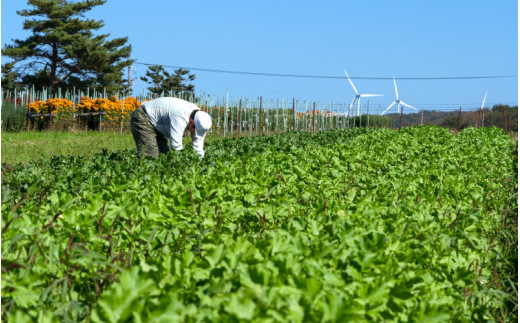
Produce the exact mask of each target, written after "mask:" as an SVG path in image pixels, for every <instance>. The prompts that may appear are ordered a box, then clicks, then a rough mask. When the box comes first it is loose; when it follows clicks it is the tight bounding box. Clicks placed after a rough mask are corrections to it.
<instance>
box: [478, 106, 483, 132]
mask: <svg viewBox="0 0 520 323" xmlns="http://www.w3.org/2000/svg"><path fill="white" fill-rule="evenodd" d="M481 115H482V108H480V110H478V122H477V128H478V127H480V118H481Z"/></svg>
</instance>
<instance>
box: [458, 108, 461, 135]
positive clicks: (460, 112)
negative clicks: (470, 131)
mask: <svg viewBox="0 0 520 323" xmlns="http://www.w3.org/2000/svg"><path fill="white" fill-rule="evenodd" d="M461 113H462V106H461V107H460V109H459V119H458V120H457V134H458V133H459V126H460V114H461Z"/></svg>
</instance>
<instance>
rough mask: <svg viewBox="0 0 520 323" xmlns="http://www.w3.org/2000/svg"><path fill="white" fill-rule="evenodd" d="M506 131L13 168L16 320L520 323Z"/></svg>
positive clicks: (233, 145)
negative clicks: (496, 322)
mask: <svg viewBox="0 0 520 323" xmlns="http://www.w3.org/2000/svg"><path fill="white" fill-rule="evenodd" d="M517 168H518V159H517V145H516V144H515V143H514V142H512V141H511V139H510V138H509V136H508V135H507V134H506V133H505V132H504V131H503V130H501V129H497V128H479V129H474V128H468V129H465V130H463V131H461V132H460V134H459V135H452V134H451V133H450V132H449V131H448V130H447V129H443V128H438V127H430V126H428V127H416V128H406V129H403V130H401V131H394V130H390V129H367V128H355V129H345V130H331V131H327V132H317V133H305V132H287V133H283V134H278V135H272V136H259V137H248V138H239V139H232V138H227V139H222V140H216V141H212V142H208V143H207V146H206V157H205V158H204V159H202V160H199V158H198V155H197V154H196V153H195V152H194V151H192V150H190V149H185V150H184V151H181V152H171V153H170V154H168V155H161V156H160V157H159V159H158V160H153V159H145V160H139V159H137V158H136V156H135V151H134V150H132V151H122V152H104V153H103V154H99V155H96V156H94V157H92V158H88V159H86V158H82V157H67V156H62V157H54V158H50V159H43V160H40V161H38V162H33V163H29V164H27V165H11V166H7V165H4V166H3V167H2V174H3V176H2V244H1V249H2V287H1V288H2V321H5V322H34V321H37V320H38V321H40V322H44V321H59V322H72V321H83V320H87V319H88V320H90V321H92V322H120V321H128V322H145V321H147V322H166V321H177V322H183V321H211V322H213V321H215V322H233V321H252V320H253V321H272V322H287V321H291V322H310V321H323V322H344V321H355V322H359V321H416V322H434V321H449V322H452V321H454V322H457V321H460V322H466V321H516V319H517V311H518V307H517V304H518V296H517V292H516V291H517V287H518V284H517V277H518V276H517V266H516V264H517V252H518V245H517V231H516V225H517V224H516V223H517V211H518V203H517V187H518V183H517Z"/></svg>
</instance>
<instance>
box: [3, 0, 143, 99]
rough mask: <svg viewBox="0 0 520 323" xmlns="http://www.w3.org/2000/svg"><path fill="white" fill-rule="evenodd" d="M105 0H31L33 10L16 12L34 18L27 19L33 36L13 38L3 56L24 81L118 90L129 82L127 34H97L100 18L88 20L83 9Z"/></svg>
mask: <svg viewBox="0 0 520 323" xmlns="http://www.w3.org/2000/svg"><path fill="white" fill-rule="evenodd" d="M105 2H106V0H83V1H79V2H72V1H67V0H28V1H27V4H28V5H29V6H30V9H25V10H21V11H17V13H18V14H19V15H20V16H23V17H32V19H27V20H25V21H24V23H23V29H24V30H30V31H31V32H32V35H31V36H29V37H28V38H27V39H23V40H20V39H15V40H14V41H13V42H14V43H13V44H11V45H6V46H5V47H4V48H3V49H2V54H3V55H5V56H7V57H10V58H11V59H13V63H14V64H15V66H18V67H20V68H21V70H23V71H24V72H23V74H22V75H21V77H22V79H23V81H24V83H26V84H31V85H35V86H39V87H41V86H45V87H50V88H51V90H52V91H54V89H55V88H57V87H72V86H87V85H88V86H92V87H97V88H102V87H106V89H107V90H108V91H114V90H119V89H122V88H124V87H127V86H128V85H127V84H126V83H127V80H124V77H123V68H124V67H126V66H129V65H131V64H132V62H133V60H130V59H129V57H130V53H131V46H130V45H126V43H127V41H128V37H124V38H115V39H113V40H108V39H107V38H108V37H109V36H110V34H100V35H95V34H94V31H97V30H98V29H100V28H101V27H103V25H104V23H103V21H102V20H93V19H86V18H85V17H84V14H85V12H87V11H89V10H91V9H92V8H94V7H96V6H99V5H102V4H104V3H105Z"/></svg>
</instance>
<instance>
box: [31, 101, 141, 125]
mask: <svg viewBox="0 0 520 323" xmlns="http://www.w3.org/2000/svg"><path fill="white" fill-rule="evenodd" d="M123 103H124V104H123ZM141 103H142V102H140V101H137V99H136V98H135V97H128V98H125V99H124V102H123V100H120V99H117V98H116V97H114V96H113V97H111V98H110V99H91V98H89V97H86V96H84V97H81V99H80V102H79V104H77V105H76V108H75V112H76V113H87V112H97V111H105V112H106V114H105V116H104V117H103V119H104V122H103V125H104V126H108V127H110V126H117V125H120V124H121V122H122V121H124V120H125V119H128V118H129V117H130V116H131V115H132V113H133V112H134V111H135V109H136V108H137V107H139V106H140V105H141ZM27 109H28V112H30V113H55V114H56V116H57V117H65V116H67V117H69V116H70V118H72V112H74V103H73V102H72V101H70V100H67V99H48V100H46V101H34V102H32V103H29V104H28V105H27Z"/></svg>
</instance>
